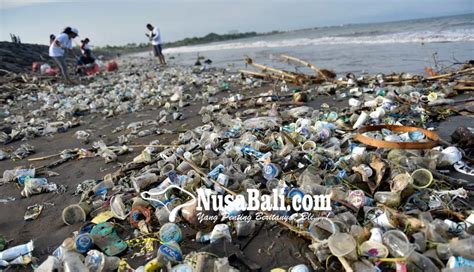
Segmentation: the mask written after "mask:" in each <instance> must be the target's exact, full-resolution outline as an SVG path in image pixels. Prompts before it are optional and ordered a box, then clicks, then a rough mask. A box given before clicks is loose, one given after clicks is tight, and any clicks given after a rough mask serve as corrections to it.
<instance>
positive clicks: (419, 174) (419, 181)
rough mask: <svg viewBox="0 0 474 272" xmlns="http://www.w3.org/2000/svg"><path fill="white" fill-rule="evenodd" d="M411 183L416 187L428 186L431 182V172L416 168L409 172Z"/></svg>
mask: <svg viewBox="0 0 474 272" xmlns="http://www.w3.org/2000/svg"><path fill="white" fill-rule="evenodd" d="M411 178H412V180H411V182H412V183H411V185H412V186H413V187H415V188H417V189H423V188H428V187H429V186H430V185H431V183H432V182H433V174H431V172H430V170H428V169H424V168H421V169H417V170H415V171H413V173H411Z"/></svg>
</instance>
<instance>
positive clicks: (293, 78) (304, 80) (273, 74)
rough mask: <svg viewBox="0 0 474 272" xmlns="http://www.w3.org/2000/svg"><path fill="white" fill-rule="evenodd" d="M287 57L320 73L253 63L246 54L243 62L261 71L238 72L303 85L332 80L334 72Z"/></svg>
mask: <svg viewBox="0 0 474 272" xmlns="http://www.w3.org/2000/svg"><path fill="white" fill-rule="evenodd" d="M286 57H289V56H286ZM289 58H291V59H292V60H293V61H297V62H300V63H302V62H303V63H305V64H307V65H310V66H311V67H313V68H314V69H316V70H317V71H320V75H307V74H304V73H295V72H289V71H285V70H280V69H276V68H273V67H270V66H266V65H263V64H258V63H255V62H253V60H252V59H251V58H250V57H248V56H246V57H245V63H246V64H247V65H250V66H253V67H255V68H256V69H258V70H260V71H261V72H254V71H248V70H239V72H240V73H242V74H244V75H249V76H253V77H256V78H270V79H274V80H285V81H288V82H290V83H293V84H296V85H303V84H308V83H309V84H318V83H322V82H325V81H331V82H332V81H333V80H331V78H334V77H335V76H336V75H335V74H334V72H331V71H329V70H325V69H318V68H316V67H315V66H314V65H312V64H310V63H308V62H305V61H303V60H300V59H298V58H294V57H289ZM318 73H319V72H318Z"/></svg>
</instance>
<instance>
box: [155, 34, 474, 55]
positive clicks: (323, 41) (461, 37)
mask: <svg viewBox="0 0 474 272" xmlns="http://www.w3.org/2000/svg"><path fill="white" fill-rule="evenodd" d="M262 39H264V37H262ZM473 41H474V29H462V30H455V31H453V30H450V31H439V32H434V31H424V32H400V33H395V34H383V35H378V36H359V37H348V36H346V37H341V36H328V37H320V38H294V39H281V40H271V41H266V40H259V41H246V42H229V43H213V44H206V45H197V46H183V47H175V48H167V49H165V50H164V52H165V53H191V52H205V51H218V50H229V49H246V48H278V47H295V46H311V45H336V44H397V43H444V42H473Z"/></svg>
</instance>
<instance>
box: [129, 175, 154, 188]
mask: <svg viewBox="0 0 474 272" xmlns="http://www.w3.org/2000/svg"><path fill="white" fill-rule="evenodd" d="M157 181H158V176H157V175H155V174H153V173H146V174H143V175H141V176H138V177H134V178H132V185H133V188H134V189H135V191H137V192H140V191H141V190H142V189H143V188H146V187H148V186H149V185H151V184H153V183H155V182H157Z"/></svg>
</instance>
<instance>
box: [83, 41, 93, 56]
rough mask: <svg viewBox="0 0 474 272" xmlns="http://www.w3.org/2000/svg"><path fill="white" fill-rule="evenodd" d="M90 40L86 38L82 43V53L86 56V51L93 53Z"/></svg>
mask: <svg viewBox="0 0 474 272" xmlns="http://www.w3.org/2000/svg"><path fill="white" fill-rule="evenodd" d="M89 42H90V40H89V38H85V39H84V40H82V41H81V52H82V54H84V53H85V52H86V51H91V49H92V48H91V46H90V44H89Z"/></svg>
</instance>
